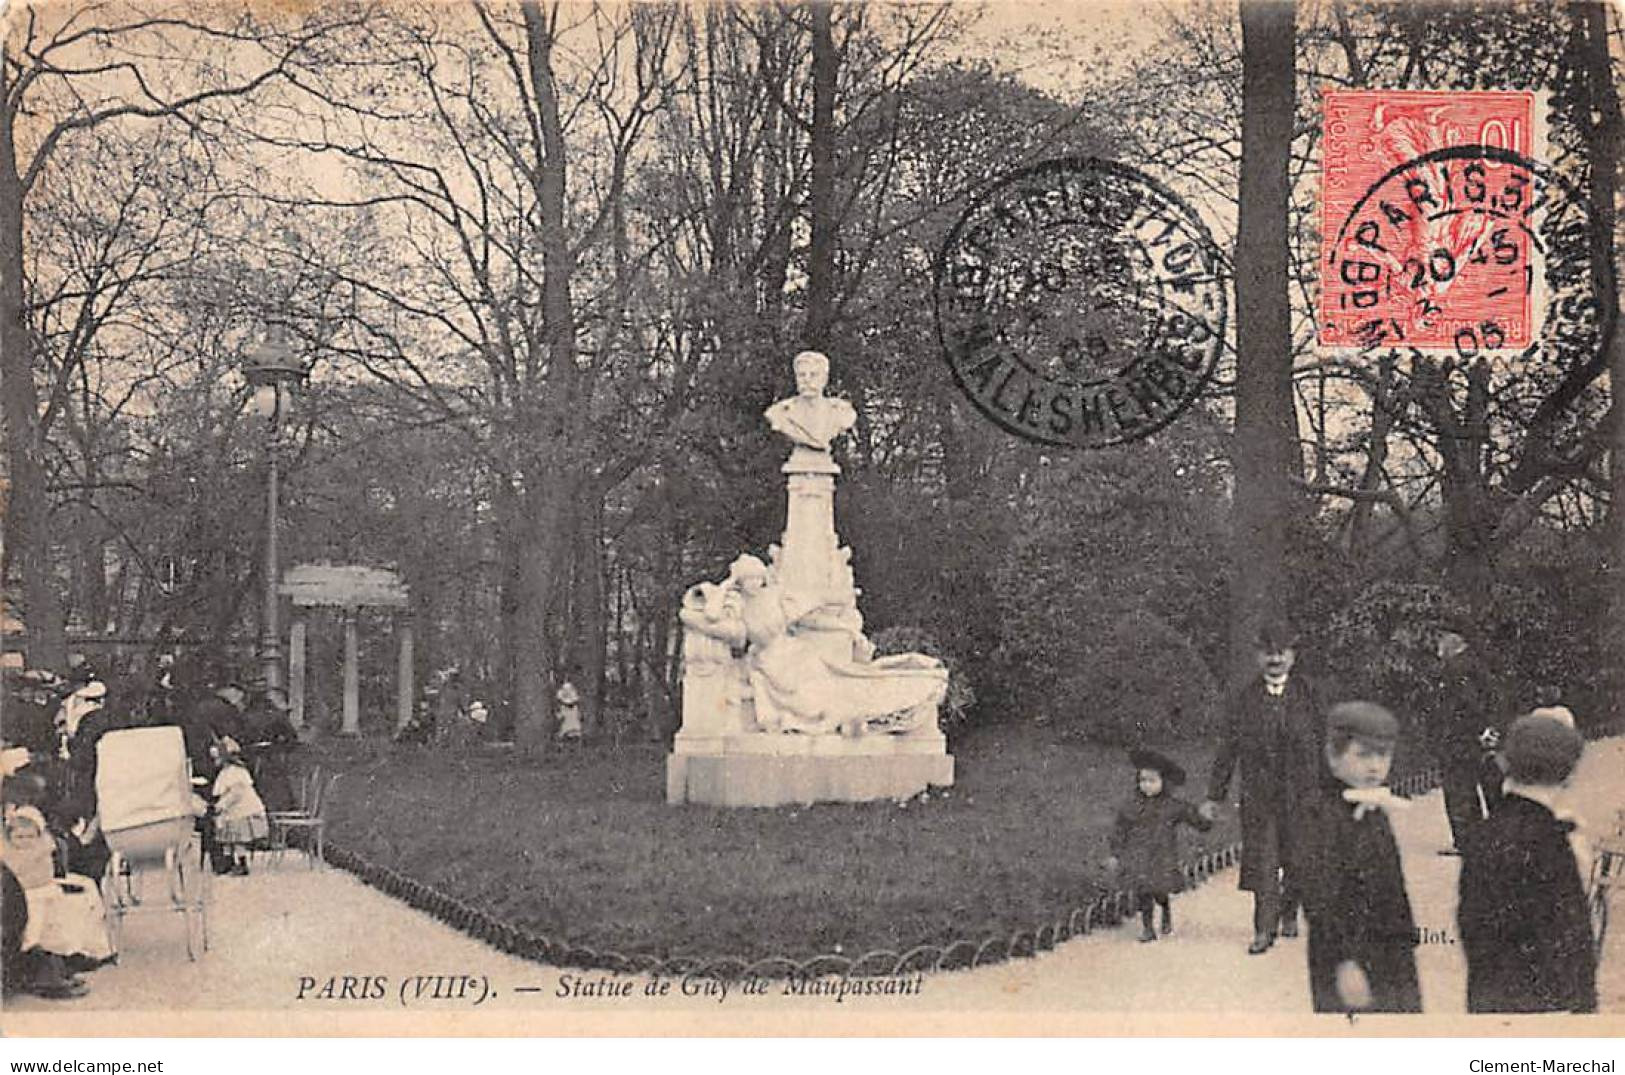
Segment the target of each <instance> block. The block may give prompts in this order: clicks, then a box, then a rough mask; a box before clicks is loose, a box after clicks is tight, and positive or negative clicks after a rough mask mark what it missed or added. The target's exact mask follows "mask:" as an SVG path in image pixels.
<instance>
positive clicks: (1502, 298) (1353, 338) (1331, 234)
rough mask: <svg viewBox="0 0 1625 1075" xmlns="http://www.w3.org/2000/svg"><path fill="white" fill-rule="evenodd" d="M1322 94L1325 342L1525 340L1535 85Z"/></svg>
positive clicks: (1458, 345) (1529, 309)
mask: <svg viewBox="0 0 1625 1075" xmlns="http://www.w3.org/2000/svg"><path fill="white" fill-rule="evenodd" d="M1323 104H1324V129H1323V131H1322V134H1323V141H1322V161H1323V168H1322V174H1321V221H1320V223H1321V261H1320V266H1321V271H1320V285H1321V286H1320V311H1319V342H1320V343H1321V345H1323V346H1328V347H1357V346H1370V345H1371V344H1373V343H1374V342H1376V341H1378V340H1381V341H1383V342H1384V343H1386V344H1392V345H1397V346H1406V347H1415V348H1419V349H1423V350H1429V349H1441V348H1443V349H1453V350H1458V351H1462V352H1463V353H1466V346H1465V345H1466V342H1468V341H1471V343H1472V350H1473V351H1477V350H1479V349H1480V348H1483V349H1489V350H1495V349H1502V348H1522V347H1525V346H1527V345H1528V344H1529V343H1530V341H1531V340H1532V339H1533V337H1534V334H1535V331H1536V327H1535V324H1534V320H1535V318H1534V314H1535V299H1534V294H1533V293H1534V291H1535V290H1536V288H1537V286H1538V281H1537V274H1535V273H1534V272H1533V271H1532V270H1531V269H1530V257H1531V254H1532V250H1531V244H1532V239H1531V236H1530V233H1529V231H1528V228H1527V226H1526V221H1527V218H1528V213H1529V206H1530V202H1531V200H1532V198H1533V196H1534V192H1533V190H1532V189H1530V188H1529V185H1528V183H1529V170H1528V169H1527V168H1525V167H1520V162H1527V161H1528V160H1529V158H1530V156H1531V155H1532V154H1533V152H1534V150H1535V145H1536V137H1535V134H1536V132H1535V124H1536V122H1537V117H1538V113H1537V111H1536V101H1535V95H1534V94H1533V93H1528V92H1499V91H1445V92H1431V91H1420V90H1333V91H1328V92H1327V93H1326V94H1325V95H1324V98H1323ZM1466 147H1484V150H1483V152H1482V153H1477V154H1470V153H1468V152H1467V151H1466Z"/></svg>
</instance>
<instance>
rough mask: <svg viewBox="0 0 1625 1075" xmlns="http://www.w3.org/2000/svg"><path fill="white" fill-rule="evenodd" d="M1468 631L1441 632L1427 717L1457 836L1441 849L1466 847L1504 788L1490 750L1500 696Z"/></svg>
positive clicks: (1457, 850) (1446, 804) (1448, 851)
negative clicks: (1488, 808)
mask: <svg viewBox="0 0 1625 1075" xmlns="http://www.w3.org/2000/svg"><path fill="white" fill-rule="evenodd" d="M1465 632H1466V629H1465V628H1464V627H1452V628H1447V629H1445V630H1441V631H1440V632H1439V635H1438V641H1437V653H1438V657H1439V678H1438V683H1437V688H1436V690H1435V691H1434V696H1433V705H1432V710H1433V711H1432V713H1431V714H1430V716H1429V721H1428V724H1429V730H1430V732H1431V738H1432V740H1433V754H1434V757H1435V759H1436V760H1437V761H1438V763H1439V767H1440V770H1441V775H1442V777H1443V780H1442V783H1443V785H1444V809H1445V814H1446V815H1447V816H1448V817H1449V818H1450V836H1451V839H1452V841H1453V844H1452V846H1450V847H1448V848H1446V849H1444V851H1443V852H1441V853H1442V854H1460V853H1461V852H1462V850H1463V849H1465V848H1466V846H1467V843H1468V841H1470V840H1471V839H1472V838H1473V836H1474V834H1475V833H1476V832H1477V830H1478V826H1479V825H1480V824H1482V823H1483V820H1484V816H1485V813H1486V811H1487V807H1488V806H1489V805H1490V803H1491V802H1492V801H1493V800H1494V799H1495V798H1496V796H1497V795H1498V794H1499V792H1500V781H1499V774H1498V773H1496V772H1494V770H1493V768H1492V763H1491V762H1490V758H1491V753H1490V751H1491V750H1493V748H1494V745H1495V744H1496V743H1497V742H1498V741H1499V737H1500V730H1499V728H1500V723H1501V720H1502V713H1501V708H1502V707H1501V702H1500V698H1499V695H1498V693H1497V691H1496V688H1495V681H1494V678H1493V676H1492V675H1491V674H1490V670H1489V666H1488V664H1487V663H1486V660H1485V655H1484V654H1483V653H1482V652H1480V650H1481V647H1479V646H1477V645H1475V644H1474V643H1473V642H1472V641H1471V640H1470V639H1469V638H1468V636H1467V634H1466V633H1465Z"/></svg>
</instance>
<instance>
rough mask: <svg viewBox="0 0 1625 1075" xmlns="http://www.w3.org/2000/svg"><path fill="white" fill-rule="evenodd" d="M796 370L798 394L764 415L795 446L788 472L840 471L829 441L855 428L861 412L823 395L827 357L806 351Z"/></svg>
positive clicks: (829, 472)
mask: <svg viewBox="0 0 1625 1075" xmlns="http://www.w3.org/2000/svg"><path fill="white" fill-rule="evenodd" d="M794 369H795V374H796V394H795V395H793V396H791V397H789V398H788V399H781V400H779V401H778V402H777V403H775V404H773V406H771V407H769V408H768V409H767V411H766V412H765V414H764V417H766V418H767V424H768V425H769V426H771V427H772V429H773V432H775V433H778V434H781V435H782V436H785V437H788V438H789V439H790V442H791V443H792V444H793V445H794V446H795V447H794V448H793V449H792V451H791V455H790V462H788V463H786V464H785V465H784V469H785V472H786V473H795V472H797V471H800V470H805V471H807V472H809V473H820V474H837V473H839V472H840V468H839V467H837V466H836V465H835V461H834V460H833V459H832V458H830V454H829V446H830V442H832V441H833V440H834V439H835V438H836V437H838V436H840V435H841V434H842V433H845V432H846V431H847V430H849V429H851V428H852V425H853V423H854V422H856V421H857V420H858V413H857V412H856V411H854V410H853V409H852V404H850V403H848V402H847V401H846V400H844V399H832V398H830V397H829V396H826V395H824V389H825V388H826V387H827V386H828V385H829V358H828V357H826V356H825V355H823V354H821V353H820V352H818V351H803V352H801V353H800V354H799V355H797V356H796V357H795V360H794ZM793 467H794V468H796V469H794V470H793V469H792V468H793Z"/></svg>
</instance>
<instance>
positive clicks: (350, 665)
mask: <svg viewBox="0 0 1625 1075" xmlns="http://www.w3.org/2000/svg"><path fill="white" fill-rule="evenodd" d="M356 619H357V613H356V610H355V609H353V608H347V609H345V610H344V726H343V727H342V728H340V729H339V734H340V735H350V736H359V735H360V734H361V657H360V649H361V645H360V641H359V639H358V638H357V634H358V632H359V630H360V628H359V626H358V625H357V624H356Z"/></svg>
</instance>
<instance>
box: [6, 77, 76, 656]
mask: <svg viewBox="0 0 1625 1075" xmlns="http://www.w3.org/2000/svg"><path fill="white" fill-rule="evenodd" d="M10 61H11V54H10V50H9V49H0V401H3V404H0V405H3V407H4V412H3V414H4V419H5V438H6V455H7V458H8V464H9V468H8V469H9V471H10V488H9V489H8V490H6V495H5V497H4V501H5V508H6V512H5V526H6V541H5V545H6V556H7V557H8V558H9V560H10V568H11V573H12V575H13V576H15V577H16V579H17V580H18V583H19V589H20V590H21V594H22V599H23V600H22V614H23V622H24V624H25V625H26V626H27V629H28V661H29V663H30V664H31V665H34V666H35V667H41V668H52V669H55V670H57V671H66V668H67V660H68V645H67V633H66V625H65V623H64V619H63V613H62V598H61V595H60V594H59V593H58V592H57V589H56V585H55V580H54V579H53V577H52V558H51V540H50V534H51V529H50V525H51V524H50V510H51V506H50V502H49V500H48V498H47V497H46V493H45V468H44V464H43V463H42V461H41V447H42V446H41V445H40V443H39V434H38V428H37V427H38V419H39V399H38V396H37V394H36V390H35V387H34V348H33V346H32V344H31V343H30V341H29V338H28V328H27V325H26V324H25V322H24V319H23V318H24V314H23V307H24V301H25V298H24V291H23V275H22V274H23V185H22V180H21V178H20V177H19V175H18V173H17V153H16V142H15V132H14V131H13V128H12V123H13V120H14V118H15V117H14V115H13V113H12V111H11V110H10V108H8V107H5V102H7V101H9V99H10V95H11V90H12V86H11V80H10V77H9V72H10ZM0 581H3V580H0ZM0 590H4V591H6V592H8V593H9V592H10V587H7V586H3V585H0Z"/></svg>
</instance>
